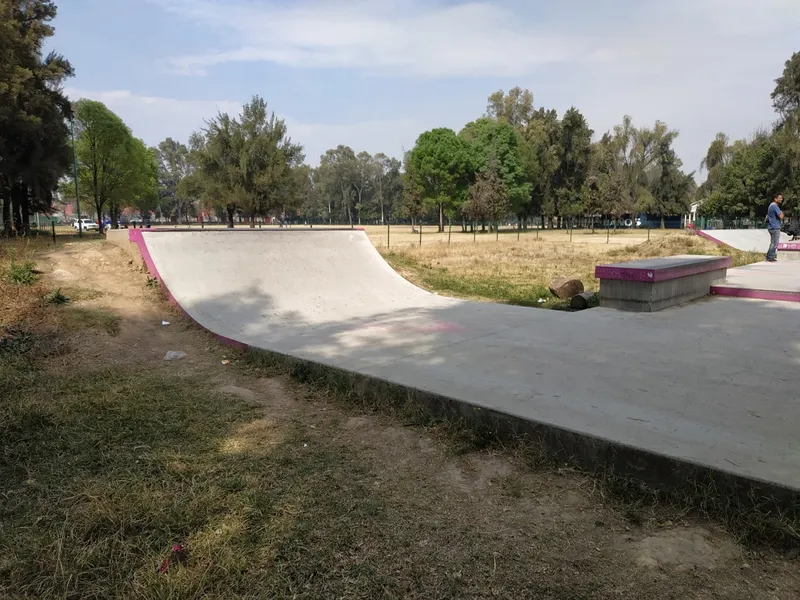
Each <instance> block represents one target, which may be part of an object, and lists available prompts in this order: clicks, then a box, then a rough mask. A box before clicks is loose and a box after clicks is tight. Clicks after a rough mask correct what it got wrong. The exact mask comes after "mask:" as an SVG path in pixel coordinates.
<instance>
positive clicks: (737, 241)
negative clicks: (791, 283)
mask: <svg viewBox="0 0 800 600" xmlns="http://www.w3.org/2000/svg"><path fill="white" fill-rule="evenodd" d="M697 234H698V235H700V236H702V237H704V238H706V239H709V240H711V241H713V242H716V243H718V244H725V245H726V246H730V247H731V248H736V249H737V250H744V251H745V252H763V253H764V254H766V253H767V250H768V249H769V241H770V240H769V232H768V231H767V230H766V229H704V230H702V231H701V230H698V231H697ZM789 239H790V238H789V236H788V235H787V234H785V233H783V232H781V239H780V241H781V242H788V241H789Z"/></svg>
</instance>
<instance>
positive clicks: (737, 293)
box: [711, 285, 800, 302]
mask: <svg viewBox="0 0 800 600" xmlns="http://www.w3.org/2000/svg"><path fill="white" fill-rule="evenodd" d="M711 293H712V294H715V295H717V296H728V297H730V298H753V299H756V300H775V301H778V302H800V292H785V291H780V290H756V289H749V288H738V287H728V286H725V285H714V286H711Z"/></svg>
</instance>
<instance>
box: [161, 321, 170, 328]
mask: <svg viewBox="0 0 800 600" xmlns="http://www.w3.org/2000/svg"><path fill="white" fill-rule="evenodd" d="M164 325H169V321H161V326H162V327H163V326H164Z"/></svg>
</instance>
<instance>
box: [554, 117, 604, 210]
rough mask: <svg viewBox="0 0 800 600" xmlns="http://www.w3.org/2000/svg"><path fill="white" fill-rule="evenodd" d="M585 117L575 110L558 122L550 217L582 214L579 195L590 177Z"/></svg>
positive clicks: (590, 143) (590, 142)
mask: <svg viewBox="0 0 800 600" xmlns="http://www.w3.org/2000/svg"><path fill="white" fill-rule="evenodd" d="M593 133H594V132H593V131H592V130H591V129H589V126H588V125H587V123H586V119H585V118H584V116H583V115H582V114H581V113H580V112H579V111H578V110H577V109H576V108H574V107H572V108H570V109H569V110H568V111H567V112H566V113H565V114H564V118H563V119H562V120H561V127H560V134H561V136H560V140H559V144H558V168H557V169H556V171H555V177H554V186H555V194H553V201H554V203H553V215H554V216H555V217H560V216H561V215H562V214H566V215H568V216H575V215H577V214H578V213H579V211H580V210H581V205H582V203H583V198H582V193H583V191H584V185H585V184H586V178H587V176H588V175H589V166H590V162H591V151H592V149H591V146H592V134H593Z"/></svg>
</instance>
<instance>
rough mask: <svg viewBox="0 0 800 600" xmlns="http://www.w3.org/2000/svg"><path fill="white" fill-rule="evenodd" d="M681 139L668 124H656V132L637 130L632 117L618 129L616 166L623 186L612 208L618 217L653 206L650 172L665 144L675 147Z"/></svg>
mask: <svg viewBox="0 0 800 600" xmlns="http://www.w3.org/2000/svg"><path fill="white" fill-rule="evenodd" d="M677 136H678V132H677V131H673V130H670V129H669V128H668V127H667V126H666V124H665V123H663V122H661V121H656V123H655V124H654V126H653V128H652V129H649V128H646V127H643V128H637V127H634V125H633V121H632V119H631V117H629V116H627V115H626V116H625V117H624V118H623V120H622V124H620V125H617V126H616V127H614V143H615V146H616V148H617V152H618V154H619V155H618V160H617V162H616V167H617V169H618V179H619V182H620V184H621V186H620V187H621V189H620V192H621V194H620V197H619V199H618V201H617V202H616V203H615V205H614V206H613V207H612V213H611V214H613V215H614V216H621V215H624V214H633V213H635V212H636V211H637V210H641V209H643V208H644V207H646V206H648V205H650V204H652V202H653V198H652V195H651V192H650V186H649V181H648V177H647V173H648V170H649V169H650V168H651V167H652V166H653V163H654V161H656V159H657V157H658V149H659V148H660V147H661V144H662V143H664V142H667V143H669V144H671V143H672V142H673V141H674V140H675V138H676V137H677Z"/></svg>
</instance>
